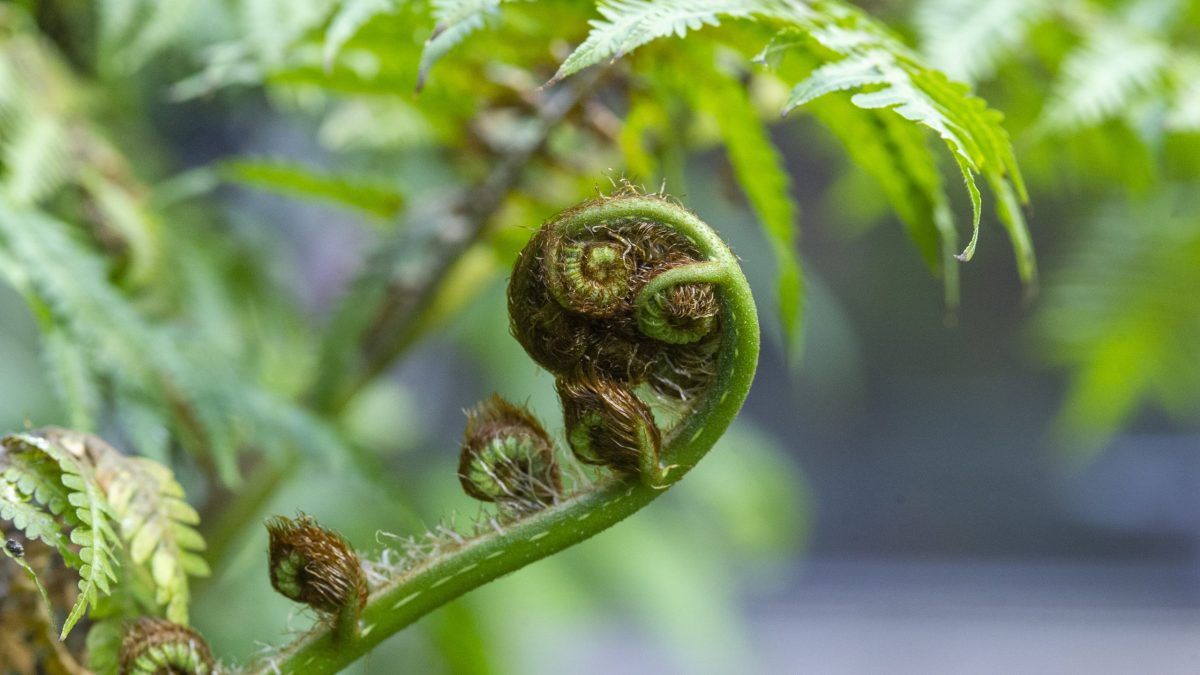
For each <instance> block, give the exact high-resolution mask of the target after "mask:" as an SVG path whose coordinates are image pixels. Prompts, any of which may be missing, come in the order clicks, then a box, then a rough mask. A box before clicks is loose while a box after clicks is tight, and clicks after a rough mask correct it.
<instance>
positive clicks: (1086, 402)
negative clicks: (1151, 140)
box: [1038, 186, 1200, 450]
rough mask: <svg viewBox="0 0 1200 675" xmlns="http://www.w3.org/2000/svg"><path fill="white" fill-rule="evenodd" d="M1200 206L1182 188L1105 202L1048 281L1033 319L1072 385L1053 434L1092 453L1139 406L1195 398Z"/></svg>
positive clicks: (1179, 404)
mask: <svg viewBox="0 0 1200 675" xmlns="http://www.w3.org/2000/svg"><path fill="white" fill-rule="evenodd" d="M1197 214H1200V203H1198V202H1197V199H1196V195H1195V191H1194V190H1191V189H1189V188H1187V187H1185V186H1179V187H1177V188H1175V189H1172V190H1165V191H1163V193H1162V194H1160V195H1158V196H1156V197H1153V198H1150V199H1148V200H1143V201H1141V202H1139V203H1132V204H1111V205H1109V206H1108V207H1107V208H1105V209H1104V210H1103V211H1102V212H1101V214H1100V215H1099V217H1097V218H1096V219H1095V220H1094V222H1093V223H1092V224H1091V227H1090V228H1089V230H1088V232H1087V236H1086V237H1085V238H1084V239H1083V240H1082V242H1081V243H1080V244H1079V245H1078V248H1077V250H1075V251H1074V252H1072V254H1071V255H1070V256H1069V257H1068V259H1067V261H1066V265H1065V267H1064V268H1063V269H1062V271H1061V272H1060V273H1058V274H1057V275H1055V277H1054V278H1053V279H1051V280H1050V282H1049V283H1048V289H1047V293H1046V298H1045V304H1044V305H1043V307H1042V309H1041V312H1040V315H1039V321H1038V329H1039V335H1040V336H1041V339H1042V341H1043V342H1044V344H1045V345H1046V347H1047V349H1048V352H1049V354H1050V356H1051V358H1052V359H1054V360H1055V361H1056V362H1057V363H1059V364H1060V365H1063V366H1066V367H1068V368H1070V370H1071V372H1072V384H1071V388H1070V391H1069V394H1068V397H1067V401H1066V403H1065V405H1064V407H1063V410H1062V413H1061V416H1060V430H1061V431H1063V432H1065V433H1067V434H1068V435H1069V437H1071V438H1074V439H1075V440H1076V441H1078V443H1077V444H1076V445H1077V447H1080V448H1082V449H1084V450H1096V449H1098V448H1099V447H1100V446H1101V445H1102V444H1103V442H1104V441H1105V440H1107V439H1108V438H1109V437H1110V436H1111V435H1112V434H1113V433H1114V432H1115V431H1116V430H1117V429H1118V428H1120V427H1121V425H1122V424H1124V423H1126V422H1128V421H1129V419H1130V418H1131V417H1132V416H1133V415H1134V414H1135V413H1136V412H1137V411H1138V410H1139V409H1141V408H1142V406H1143V405H1145V404H1147V403H1151V402H1153V403H1157V404H1159V405H1160V406H1162V408H1163V409H1165V410H1166V411H1167V412H1168V413H1170V414H1171V415H1173V416H1175V417H1177V418H1179V419H1180V420H1185V421H1186V420H1191V421H1194V420H1195V419H1196V408H1195V401H1197V400H1200V308H1198V306H1197V303H1196V302H1195V291H1196V289H1197V288H1200V217H1198V216H1197Z"/></svg>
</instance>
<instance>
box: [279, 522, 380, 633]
mask: <svg viewBox="0 0 1200 675" xmlns="http://www.w3.org/2000/svg"><path fill="white" fill-rule="evenodd" d="M267 532H268V533H269V535H270V549H269V551H270V571H271V585H272V586H273V587H274V588H275V590H277V591H279V592H280V593H281V594H282V595H283V596H284V597H287V598H288V599H291V600H295V601H297V602H302V603H304V604H306V605H308V606H309V607H312V608H313V609H315V610H316V611H317V612H319V613H320V614H322V615H323V616H327V617H330V618H331V619H332V620H333V623H334V625H335V627H336V630H337V633H338V635H339V637H346V636H349V635H352V634H353V633H354V632H355V631H356V630H357V624H358V613H359V611H361V610H362V606H363V605H364V604H365V603H366V601H367V580H366V577H365V576H364V574H363V570H362V566H361V565H360V564H359V561H358V556H357V555H356V554H355V553H354V551H353V550H352V549H351V548H350V545H349V544H348V543H346V540H345V539H343V538H342V537H341V535H339V534H337V533H336V532H331V531H329V530H327V529H325V528H323V527H321V526H320V525H318V524H317V522H316V521H315V520H313V519H312V518H311V517H310V516H306V515H304V514H301V515H300V517H299V518H295V519H292V518H287V517H284V516H275V517H273V518H271V519H270V520H268V521H267Z"/></svg>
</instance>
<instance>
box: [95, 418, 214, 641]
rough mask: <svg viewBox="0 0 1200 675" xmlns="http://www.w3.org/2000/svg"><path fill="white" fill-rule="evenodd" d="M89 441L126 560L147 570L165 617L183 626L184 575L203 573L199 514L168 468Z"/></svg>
mask: <svg viewBox="0 0 1200 675" xmlns="http://www.w3.org/2000/svg"><path fill="white" fill-rule="evenodd" d="M89 443H90V446H89V447H91V448H92V454H93V455H98V456H97V457H96V458H95V462H96V475H97V477H98V479H99V480H100V481H101V482H102V483H104V484H105V486H106V491H107V494H108V500H109V504H110V505H111V506H112V511H113V513H114V514H115V516H116V519H117V522H118V523H119V526H120V530H121V537H122V539H124V540H125V541H126V542H127V545H128V550H129V558H130V560H131V561H132V562H133V563H134V564H135V565H139V566H144V567H146V568H147V569H148V570H149V571H150V577H151V579H152V580H153V582H154V586H155V601H156V602H157V603H158V604H159V605H162V606H164V607H165V608H166V615H167V618H168V619H170V620H171V621H174V622H176V623H183V624H186V623H187V620H188V602H189V597H190V596H189V591H188V576H189V574H191V575H192V576H202V575H204V574H207V566H206V565H205V564H204V562H203V559H202V558H200V557H199V555H198V554H199V552H200V551H203V550H204V540H203V538H201V536H200V534H199V533H198V532H197V531H196V530H195V528H194V526H195V525H196V524H197V523H199V522H200V516H199V514H197V513H196V510H195V509H193V508H192V507H191V506H190V505H189V504H188V503H187V502H186V501H184V498H183V497H184V495H183V488H182V487H180V486H179V484H178V483H177V482H176V481H175V477H174V476H173V475H172V474H171V471H170V469H168V468H166V467H165V466H163V465H161V464H159V463H157V462H154V461H152V460H148V459H143V458H139V457H125V456H123V455H121V454H120V453H119V452H117V451H116V450H115V449H113V448H112V447H111V446H108V445H107V444H101V443H99V442H98V441H96V440H95V439H91V440H89ZM195 561H199V564H198V565H197V564H196V563H195ZM197 573H199V574H197Z"/></svg>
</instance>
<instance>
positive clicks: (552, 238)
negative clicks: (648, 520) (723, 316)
mask: <svg viewBox="0 0 1200 675" xmlns="http://www.w3.org/2000/svg"><path fill="white" fill-rule="evenodd" d="M626 199H633V200H635V201H640V202H642V203H644V202H645V200H647V199H651V198H648V197H645V196H642V195H637V194H633V193H629V194H625V193H623V194H620V195H617V196H614V197H604V198H601V199H598V200H594V201H591V202H586V203H584V204H581V205H579V206H578V207H576V208H574V209H571V210H569V211H566V212H564V213H563V214H561V215H559V216H558V217H557V218H555V219H553V220H551V221H549V222H547V223H546V224H544V225H543V226H542V227H541V229H539V230H538V232H537V233H536V234H535V235H534V236H533V237H532V239H530V241H529V244H528V245H527V246H526V247H525V249H524V250H523V251H522V252H521V255H520V258H519V259H518V261H517V264H516V268H515V269H514V271H513V276H512V279H511V281H510V282H509V287H508V307H509V317H510V322H511V329H512V333H513V335H514V336H515V337H516V339H517V341H518V342H520V343H521V346H522V347H524V348H525V351H526V352H528V353H529V355H530V356H531V357H532V358H533V359H534V360H535V361H537V363H538V364H539V365H541V366H542V367H543V368H545V369H547V370H549V371H550V372H551V373H553V374H554V376H555V379H556V384H557V389H558V393H559V397H560V399H561V402H562V405H563V412H564V415H565V417H566V424H567V436H568V441H569V442H570V445H571V448H572V450H573V451H574V453H575V455H576V456H577V457H578V458H579V459H580V460H581V461H584V462H587V463H592V464H602V465H605V466H608V467H610V468H611V469H613V470H615V471H618V472H620V473H636V472H637V471H638V470H639V469H644V468H645V467H647V466H648V465H650V464H653V461H647V459H646V458H645V457H643V456H642V455H644V454H645V453H646V452H647V451H648V452H651V453H653V454H655V457H654V458H651V460H656V459H657V453H658V450H659V448H660V446H661V432H660V431H659V429H658V427H657V426H656V422H655V419H654V415H653V414H652V412H651V410H650V407H649V406H648V405H647V404H646V402H644V401H643V400H642V399H641V398H640V397H639V394H641V393H643V392H644V393H645V394H647V395H649V396H650V397H651V398H652V399H653V400H657V401H659V402H661V403H664V404H666V405H667V406H668V407H670V406H672V405H675V404H680V403H683V402H687V401H689V400H691V399H693V398H694V397H695V396H697V395H698V394H699V393H700V392H701V391H703V390H704V388H706V387H707V386H709V385H710V384H711V381H712V375H713V363H714V359H713V355H714V354H715V353H716V351H717V349H718V348H719V345H720V332H721V331H720V315H719V311H718V301H717V300H718V299H717V295H716V294H717V291H716V289H715V287H714V286H713V285H712V284H708V283H680V284H676V285H671V286H667V287H666V288H665V289H662V290H658V291H657V292H656V293H655V294H654V295H653V296H650V297H642V298H641V299H640V305H639V297H640V295H641V293H642V290H643V289H644V288H645V287H646V285H647V284H648V283H649V282H650V281H651V280H653V279H654V278H655V277H657V276H658V275H660V274H663V273H664V272H667V271H669V270H672V269H675V268H677V267H681V266H685V265H693V264H696V263H702V262H704V260H703V258H702V256H701V254H700V251H699V249H698V247H697V246H696V244H694V243H693V242H692V241H690V240H689V239H688V238H687V237H686V236H684V235H683V234H681V233H680V232H678V231H676V230H674V229H672V228H670V227H668V226H666V225H664V224H661V223H656V222H652V221H650V220H647V219H646V218H643V217H640V216H638V215H636V214H631V215H630V216H629V217H617V218H612V219H608V220H605V221H603V222H593V221H591V220H590V219H587V218H580V217H579V216H581V215H585V214H586V213H587V211H588V209H591V208H594V207H596V206H599V205H603V206H604V207H605V208H606V209H608V210H609V211H612V210H613V209H612V207H614V206H616V207H618V208H617V209H616V210H617V211H619V210H620V209H619V207H620V205H621V203H622V200H626ZM581 223H586V224H581ZM677 407H678V406H677Z"/></svg>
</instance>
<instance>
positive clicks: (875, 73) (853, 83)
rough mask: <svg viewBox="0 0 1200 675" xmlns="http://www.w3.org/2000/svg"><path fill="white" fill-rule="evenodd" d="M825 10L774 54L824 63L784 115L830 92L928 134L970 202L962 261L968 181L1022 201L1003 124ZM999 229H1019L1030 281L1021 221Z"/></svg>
mask: <svg viewBox="0 0 1200 675" xmlns="http://www.w3.org/2000/svg"><path fill="white" fill-rule="evenodd" d="M824 7H827V11H825V12H823V13H821V15H820V16H819V17H818V18H817V19H816V20H814V21H813V22H812V25H811V27H810V29H809V30H807V31H806V32H805V33H803V34H798V35H797V34H794V35H793V38H792V40H791V42H790V43H786V42H785V44H784V45H782V46H781V47H779V48H786V47H787V46H789V44H790V45H791V46H793V47H803V46H804V45H806V48H807V49H809V50H810V51H811V52H812V53H814V54H815V55H816V56H817V57H818V58H819V59H821V60H823V61H825V62H826V63H825V64H824V65H822V66H820V67H818V68H816V69H815V70H814V71H813V72H812V73H811V74H810V75H809V76H808V78H807V79H805V80H804V81H802V82H800V83H799V84H797V85H796V87H795V89H794V90H793V92H792V96H791V98H790V99H789V100H788V102H787V104H786V105H785V108H784V113H785V114H786V113H787V112H788V111H790V110H792V109H794V108H795V107H797V106H799V105H803V104H805V103H808V102H810V101H813V100H816V99H818V98H820V97H822V96H824V95H826V94H830V93H832V92H836V91H847V90H857V91H858V92H859V93H856V94H854V95H853V96H851V97H850V101H851V102H852V103H853V104H854V105H856V106H858V107H859V108H863V109H867V110H890V111H892V112H894V113H896V114H898V115H900V116H901V117H903V118H904V119H906V120H909V121H911V122H915V123H916V124H919V125H921V126H924V127H926V128H928V129H931V130H932V131H934V132H935V133H936V134H937V135H938V136H939V137H940V138H941V139H942V141H943V142H944V143H945V145H946V147H947V148H948V149H949V150H950V152H951V154H952V155H953V156H954V158H955V162H956V163H957V164H958V167H959V169H960V171H961V172H962V175H963V181H964V183H965V185H966V188H967V191H968V194H969V196H970V198H971V207H972V218H971V231H972V235H971V241H970V243H969V244H968V245H967V247H966V248H965V249H964V250H963V252H962V253H961V254H960V255H959V258H960V259H962V260H969V259H970V258H971V256H972V255H973V253H974V250H975V244H976V242H977V241H978V237H979V224H980V217H981V198H980V195H979V189H978V186H977V185H976V182H975V174H977V173H979V174H982V175H983V176H984V178H985V179H986V180H988V181H989V182H999V181H1006V182H1008V183H1010V184H1011V186H1012V188H1013V190H1014V192H1015V194H1016V195H1017V197H1018V198H1019V199H1020V200H1021V201H1022V202H1024V201H1026V200H1027V195H1026V191H1025V185H1024V181H1023V179H1022V178H1021V174H1020V170H1019V168H1018V167H1017V164H1016V159H1015V157H1014V155H1013V152H1012V144H1011V142H1010V141H1009V139H1008V134H1007V132H1006V131H1005V130H1004V128H1003V127H1002V126H1001V120H1002V119H1003V117H1002V116H1001V115H1000V113H998V112H996V111H994V110H991V109H989V108H988V107H987V104H986V103H984V102H983V100H982V99H979V98H977V97H975V96H972V95H971V94H970V91H969V90H968V88H967V87H966V86H965V85H962V84H960V83H956V82H952V81H950V80H949V79H947V78H946V76H945V75H943V74H942V73H940V72H937V71H932V70H929V69H927V68H925V67H924V66H922V65H921V64H920V63H919V61H918V60H917V59H916V57H915V55H913V54H912V53H911V52H909V50H908V49H907V48H906V47H904V45H903V44H901V43H900V42H899V40H898V39H897V38H895V37H894V36H892V35H891V34H890V33H889V32H887V31H886V30H885V29H883V28H882V27H881V26H879V25H878V24H876V23H874V22H873V21H872V20H871V19H869V18H868V17H866V16H865V15H864V14H862V13H861V12H858V11H856V10H853V9H850V8H848V7H845V6H842V5H838V4H832V3H829V4H827V5H824ZM1010 215H1011V214H1010ZM1006 224H1007V225H1008V227H1010V228H1011V229H1014V230H1020V231H1017V232H1014V233H1013V234H1012V236H1011V237H1010V238H1011V239H1012V241H1013V246H1014V248H1015V249H1016V252H1017V258H1018V270H1019V272H1020V273H1021V277H1022V279H1023V280H1025V281H1026V282H1032V281H1033V276H1034V272H1035V268H1034V266H1033V265H1032V260H1033V253H1032V250H1031V249H1029V248H1027V243H1028V235H1027V233H1025V232H1024V230H1023V228H1024V221H1023V220H1018V219H1017V218H1016V217H1015V216H1013V217H1010V218H1009V219H1008V221H1007V223H1006ZM1027 261H1028V263H1027Z"/></svg>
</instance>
